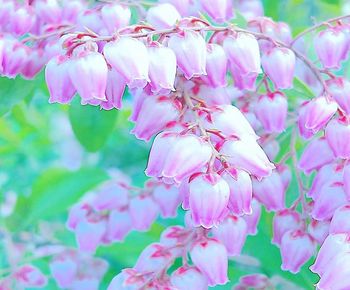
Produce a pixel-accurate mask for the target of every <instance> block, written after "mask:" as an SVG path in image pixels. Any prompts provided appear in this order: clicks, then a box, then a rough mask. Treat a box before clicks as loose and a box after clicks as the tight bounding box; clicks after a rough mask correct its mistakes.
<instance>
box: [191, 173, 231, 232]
mask: <svg viewBox="0 0 350 290" xmlns="http://www.w3.org/2000/svg"><path fill="white" fill-rule="evenodd" d="M189 190H190V197H189V202H190V209H191V213H192V219H193V223H194V225H196V226H200V225H201V226H203V227H205V228H211V227H213V226H215V225H217V224H218V223H219V222H220V218H221V217H222V215H223V213H224V212H225V209H226V208H227V204H228V200H229V195H230V189H229V187H228V184H227V182H226V181H225V180H224V179H223V178H221V177H220V175H218V174H215V173H214V174H200V175H198V176H196V177H194V178H193V179H192V180H191V181H190V188H189Z"/></svg>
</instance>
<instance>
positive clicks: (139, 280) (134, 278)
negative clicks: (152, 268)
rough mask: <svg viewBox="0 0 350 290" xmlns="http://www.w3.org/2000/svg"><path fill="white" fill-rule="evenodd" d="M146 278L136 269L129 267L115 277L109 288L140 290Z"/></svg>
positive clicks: (112, 289)
mask: <svg viewBox="0 0 350 290" xmlns="http://www.w3.org/2000/svg"><path fill="white" fill-rule="evenodd" d="M146 278H147V276H145V275H140V273H138V272H137V271H136V270H134V269H130V268H127V269H124V270H122V272H121V273H119V274H118V275H117V276H115V277H114V278H113V280H112V281H111V283H110V284H109V286H108V288H107V290H120V289H123V290H139V289H141V288H142V287H143V286H145V284H146V282H147V281H146Z"/></svg>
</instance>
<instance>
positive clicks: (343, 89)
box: [327, 78, 350, 114]
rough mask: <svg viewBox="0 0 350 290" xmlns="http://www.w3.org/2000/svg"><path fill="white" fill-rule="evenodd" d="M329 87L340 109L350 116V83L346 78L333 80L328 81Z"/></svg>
mask: <svg viewBox="0 0 350 290" xmlns="http://www.w3.org/2000/svg"><path fill="white" fill-rule="evenodd" d="M327 86H328V91H329V92H330V94H331V96H332V97H333V99H334V100H335V101H336V102H337V104H338V105H339V107H340V109H342V110H343V111H344V112H345V113H346V114H350V82H349V81H348V80H347V79H345V78H332V79H330V80H328V81H327Z"/></svg>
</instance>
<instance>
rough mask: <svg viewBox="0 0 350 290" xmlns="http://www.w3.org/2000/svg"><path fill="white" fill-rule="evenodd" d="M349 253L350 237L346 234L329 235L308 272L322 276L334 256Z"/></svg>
mask: <svg viewBox="0 0 350 290" xmlns="http://www.w3.org/2000/svg"><path fill="white" fill-rule="evenodd" d="M349 251H350V236H349V235H348V234H335V235H332V234H331V235H329V236H328V237H327V238H326V240H325V241H324V243H323V244H322V246H321V248H320V251H319V252H318V255H317V258H316V261H315V263H314V264H313V265H312V266H311V267H310V270H311V271H312V272H314V273H317V274H319V275H321V276H322V275H323V273H324V272H325V271H326V270H327V268H328V267H329V266H330V264H331V262H332V260H333V259H334V258H335V257H336V256H338V255H340V256H341V255H343V254H344V253H346V252H349Z"/></svg>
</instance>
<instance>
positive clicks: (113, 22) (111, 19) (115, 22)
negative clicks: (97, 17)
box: [101, 3, 131, 33]
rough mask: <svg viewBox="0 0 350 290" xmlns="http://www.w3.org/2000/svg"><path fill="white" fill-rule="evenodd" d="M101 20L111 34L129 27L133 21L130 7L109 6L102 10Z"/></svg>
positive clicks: (103, 7) (104, 6)
mask: <svg viewBox="0 0 350 290" xmlns="http://www.w3.org/2000/svg"><path fill="white" fill-rule="evenodd" d="M101 18H102V21H103V23H104V25H105V27H106V28H107V30H108V32H109V33H114V32H116V31H117V30H118V29H120V28H123V27H125V26H128V25H129V23H130V19H131V11H130V8H129V7H128V6H123V5H118V4H115V3H113V4H109V5H103V6H102V8H101Z"/></svg>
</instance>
